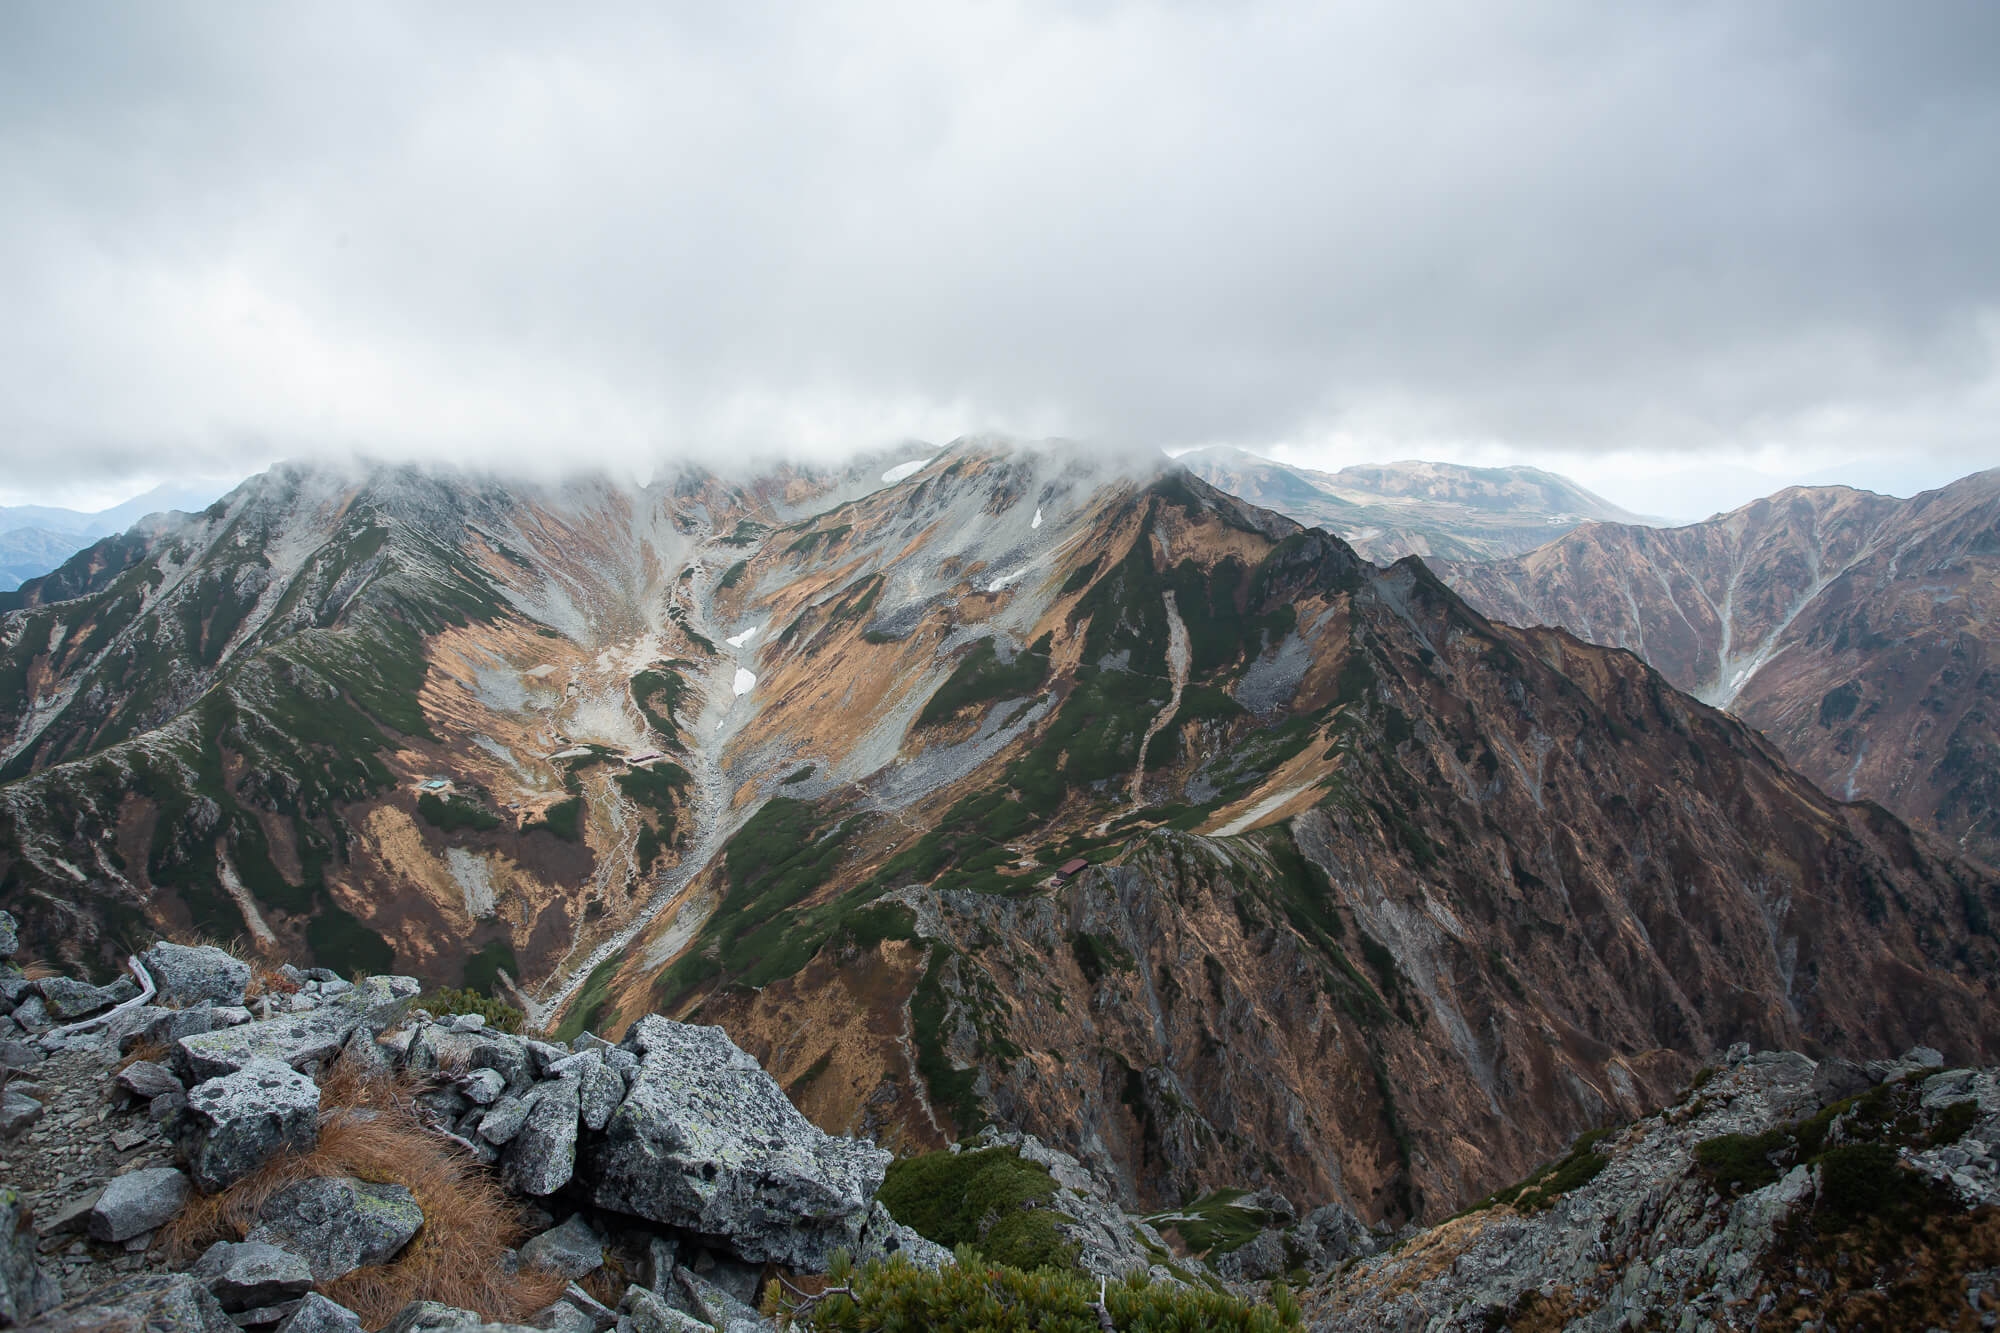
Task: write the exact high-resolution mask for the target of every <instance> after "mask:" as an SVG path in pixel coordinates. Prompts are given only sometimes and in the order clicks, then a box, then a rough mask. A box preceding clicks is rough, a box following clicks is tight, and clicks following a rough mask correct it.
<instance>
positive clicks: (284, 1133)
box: [176, 1060, 319, 1194]
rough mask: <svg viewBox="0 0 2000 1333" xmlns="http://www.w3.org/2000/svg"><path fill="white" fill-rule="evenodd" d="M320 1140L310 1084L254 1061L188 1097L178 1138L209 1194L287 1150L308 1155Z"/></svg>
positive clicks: (196, 1178) (282, 1067)
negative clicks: (298, 1151) (292, 1149)
mask: <svg viewBox="0 0 2000 1333" xmlns="http://www.w3.org/2000/svg"><path fill="white" fill-rule="evenodd" d="M318 1134H319V1088H318V1087H317V1086H316V1085H314V1083H313V1081H312V1080H311V1079H309V1078H307V1077H306V1076H305V1075H303V1074H300V1073H298V1072H297V1071H296V1070H294V1069H291V1068H289V1067H288V1066H286V1065H283V1064H280V1063H278V1062H277V1061H275V1060H254V1061H252V1062H251V1063H250V1064H249V1065H248V1066H247V1067H246V1068H244V1069H243V1070H241V1071H239V1072H237V1073H234V1074H229V1075H226V1076H224V1077H221V1078H212V1079H210V1080H208V1081H207V1082H206V1083H203V1084H201V1085H200V1086H199V1087H197V1088H195V1089H194V1091H192V1092H191V1093H189V1094H188V1104H187V1109H186V1110H185V1111H183V1112H182V1113H181V1117H180V1122H179V1126H178V1131H177V1134H176V1137H177V1139H178V1141H179V1146H180V1151H181V1158H182V1160H183V1161H184V1162H186V1164H187V1167H188V1174H189V1175H190V1176H192V1177H193V1178H194V1183H195V1184H196V1186H198V1187H199V1188H200V1189H201V1190H202V1191H203V1192H204V1193H208V1194H213V1193H214V1192H215V1191H217V1190H219V1189H222V1188H223V1187H225V1186H227V1185H229V1184H231V1183H232V1182H234V1181H237V1180H240V1179H242V1178H243V1177H244V1176H246V1175H248V1174H249V1173H250V1172H252V1171H254V1170H256V1169H257V1168H258V1167H260V1166H262V1165H263V1164H264V1163H265V1162H267V1161H269V1160H270V1159H271V1158H273V1157H275V1156H277V1155H278V1154H279V1153H281V1152H284V1151H285V1150H287V1149H291V1148H296V1149H298V1150H300V1151H306V1150H309V1149H310V1148H311V1147H312V1145H313V1143H314V1142H315V1141H316V1139H317V1138H318Z"/></svg>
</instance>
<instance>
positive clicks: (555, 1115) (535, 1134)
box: [482, 1078, 578, 1197]
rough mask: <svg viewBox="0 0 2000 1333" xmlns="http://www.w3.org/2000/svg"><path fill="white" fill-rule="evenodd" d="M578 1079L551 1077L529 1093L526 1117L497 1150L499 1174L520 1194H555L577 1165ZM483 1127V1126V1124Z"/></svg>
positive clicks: (566, 1182) (565, 1183) (509, 1186)
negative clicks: (505, 1145) (505, 1142)
mask: <svg viewBox="0 0 2000 1333" xmlns="http://www.w3.org/2000/svg"><path fill="white" fill-rule="evenodd" d="M577 1095H578V1093H577V1081H576V1080H575V1079H573V1078H560V1079H552V1080H550V1081H549V1082H547V1083H541V1084H537V1085H536V1087H535V1090H534V1091H533V1092H531V1093H529V1094H528V1096H527V1098H526V1101H527V1105H528V1118H527V1119H526V1120H525V1121H524V1122H523V1123H522V1125H521V1128H520V1130H519V1131H518V1132H516V1133H515V1135H514V1136H513V1138H511V1139H509V1140H508V1142H507V1148H506V1151H504V1152H502V1153H501V1154H500V1178H501V1179H502V1180H504V1181H506V1182H507V1186H508V1188H510V1189H513V1190H515V1191H517V1192H519V1193H522V1194H530V1195H535V1196H537V1197H539V1196H541V1195H544V1194H554V1193H555V1192H556V1191H557V1190H559V1189H561V1188H562V1187H563V1186H565V1185H567V1184H569V1180H570V1176H571V1174H572V1173H573V1172H574V1170H575V1168H576V1117H577ZM482 1127H483V1126H482Z"/></svg>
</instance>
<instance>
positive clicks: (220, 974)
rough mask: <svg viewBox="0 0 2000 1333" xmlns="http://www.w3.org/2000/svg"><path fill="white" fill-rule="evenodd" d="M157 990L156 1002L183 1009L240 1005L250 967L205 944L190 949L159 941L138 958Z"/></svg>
mask: <svg viewBox="0 0 2000 1333" xmlns="http://www.w3.org/2000/svg"><path fill="white" fill-rule="evenodd" d="M139 961H140V963H142V964H144V966H145V968H146V971H147V972H149V973H150V974H151V975H152V978H153V984H154V985H155V986H157V987H159V991H160V996H159V1003H161V1004H165V1005H172V1006H173V1007H174V1008H176V1009H186V1008H189V1007H190V1006H193V1005H197V1004H241V1003H243V992H244V991H245V990H247V989H249V986H250V964H248V963H246V962H243V961H242V960H241V959H237V958H232V957H230V956H229V955H228V954H226V953H224V952H223V951H222V950H220V949H215V948H210V947H208V946H206V945H203V946H200V947H196V948H191V947H189V946H188V945H185V944H170V943H168V942H167V941H166V940H161V941H160V942H159V943H157V944H155V945H154V946H153V947H152V948H150V949H148V950H146V952H144V953H142V954H140V955H139Z"/></svg>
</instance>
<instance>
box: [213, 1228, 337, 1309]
mask: <svg viewBox="0 0 2000 1333" xmlns="http://www.w3.org/2000/svg"><path fill="white" fill-rule="evenodd" d="M188 1276H189V1277H192V1278H194V1279H195V1280H196V1281H197V1282H200V1283H201V1284H202V1285H203V1286H205V1287H207V1288H208V1289H209V1291H210V1292H212V1293H213V1294H214V1296H215V1299H216V1300H218V1301H220V1302H221V1303H222V1308H223V1309H224V1310H227V1311H229V1312H231V1313H232V1314H233V1313H235V1312H237V1311H241V1310H255V1309H259V1308H261V1307H264V1306H270V1305H277V1304H279V1303H280V1302H283V1301H289V1300H295V1299H297V1298H298V1297H300V1296H303V1295H305V1294H306V1293H307V1292H308V1291H311V1290H312V1284H313V1278H312V1270H311V1269H310V1268H307V1267H306V1261H305V1260H304V1259H301V1258H300V1257H299V1256H298V1255H296V1254H292V1253H290V1252H289V1251H286V1250H281V1249H279V1248H278V1247H277V1246H275V1245H266V1244H263V1243H262V1242H259V1241H247V1240H246V1241H227V1240H219V1241H217V1242H215V1244H213V1245H211V1246H209V1247H208V1248H207V1249H206V1250H204V1251H202V1255H201V1258H199V1259H197V1260H195V1261H194V1267H192V1268H190V1269H188Z"/></svg>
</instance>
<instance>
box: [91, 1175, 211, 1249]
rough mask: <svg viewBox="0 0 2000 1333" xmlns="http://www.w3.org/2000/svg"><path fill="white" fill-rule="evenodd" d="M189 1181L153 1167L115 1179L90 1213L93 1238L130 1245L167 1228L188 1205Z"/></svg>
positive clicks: (99, 1197)
mask: <svg viewBox="0 0 2000 1333" xmlns="http://www.w3.org/2000/svg"><path fill="white" fill-rule="evenodd" d="M187 1197H188V1178H187V1177H186V1176H184V1175H182V1174H181V1173H180V1172H178V1171H176V1170H174V1168H172V1167H170V1166H150V1167H145V1168H143V1169H141V1170H138V1171H127V1172H126V1173H125V1174H124V1175H122V1176H117V1177H115V1178H113V1180H112V1181H111V1183H110V1184H108V1185H106V1186H105V1187H104V1192H103V1193H102V1194H99V1195H98V1196H97V1202H96V1203H95V1204H93V1205H92V1206H91V1209H90V1223H89V1226H90V1234H91V1235H92V1236H93V1237H95V1238H96V1239H98V1240H104V1241H126V1240H130V1239H132V1237H134V1236H137V1235H140V1234H142V1233H144V1232H148V1231H151V1230H152V1229H153V1228H155V1227H160V1226H165V1225H166V1224H167V1223H168V1222H171V1221H172V1220H173V1219H174V1218H176V1217H178V1216H179V1215H180V1211H181V1209H182V1208H183V1207H185V1206H186V1205H187Z"/></svg>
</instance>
